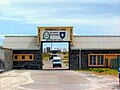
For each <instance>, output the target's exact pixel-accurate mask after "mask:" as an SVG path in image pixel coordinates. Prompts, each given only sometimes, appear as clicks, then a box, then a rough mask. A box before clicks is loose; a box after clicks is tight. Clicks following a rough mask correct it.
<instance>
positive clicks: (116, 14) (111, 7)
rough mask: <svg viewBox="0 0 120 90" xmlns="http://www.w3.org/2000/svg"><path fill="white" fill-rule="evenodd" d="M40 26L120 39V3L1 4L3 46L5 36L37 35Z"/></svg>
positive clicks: (27, 0)
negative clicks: (117, 36)
mask: <svg viewBox="0 0 120 90" xmlns="http://www.w3.org/2000/svg"><path fill="white" fill-rule="evenodd" d="M38 26H73V27H74V34H77V35H120V0H0V45H2V42H3V39H4V36H5V35H18V34H20V35H26V34H27V35H37V27H38Z"/></svg>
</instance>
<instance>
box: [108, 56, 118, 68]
mask: <svg viewBox="0 0 120 90" xmlns="http://www.w3.org/2000/svg"><path fill="white" fill-rule="evenodd" d="M118 67H120V57H118V58H117V59H112V60H111V66H110V68H111V69H118Z"/></svg>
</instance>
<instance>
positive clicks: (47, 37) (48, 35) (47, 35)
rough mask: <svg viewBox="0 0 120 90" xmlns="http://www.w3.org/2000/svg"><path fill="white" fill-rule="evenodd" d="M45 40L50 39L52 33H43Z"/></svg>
mask: <svg viewBox="0 0 120 90" xmlns="http://www.w3.org/2000/svg"><path fill="white" fill-rule="evenodd" d="M43 39H45V40H48V39H50V33H49V32H48V31H45V32H44V33H43Z"/></svg>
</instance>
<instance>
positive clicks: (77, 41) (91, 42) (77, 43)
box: [3, 36, 120, 50]
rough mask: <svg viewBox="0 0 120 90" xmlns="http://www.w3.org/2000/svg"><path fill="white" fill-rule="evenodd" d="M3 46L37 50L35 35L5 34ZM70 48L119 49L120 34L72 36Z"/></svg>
mask: <svg viewBox="0 0 120 90" xmlns="http://www.w3.org/2000/svg"><path fill="white" fill-rule="evenodd" d="M3 47H5V48H11V49H13V50H39V48H40V46H37V36H6V37H5V40H4V43H3ZM71 49H85V50H90V49H92V50H93V49H97V50H98V49H120V36H74V46H73V47H71Z"/></svg>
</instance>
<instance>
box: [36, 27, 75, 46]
mask: <svg viewBox="0 0 120 90" xmlns="http://www.w3.org/2000/svg"><path fill="white" fill-rule="evenodd" d="M41 41H56V42H57V41H70V44H71V45H73V27H38V45H40V43H41Z"/></svg>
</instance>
